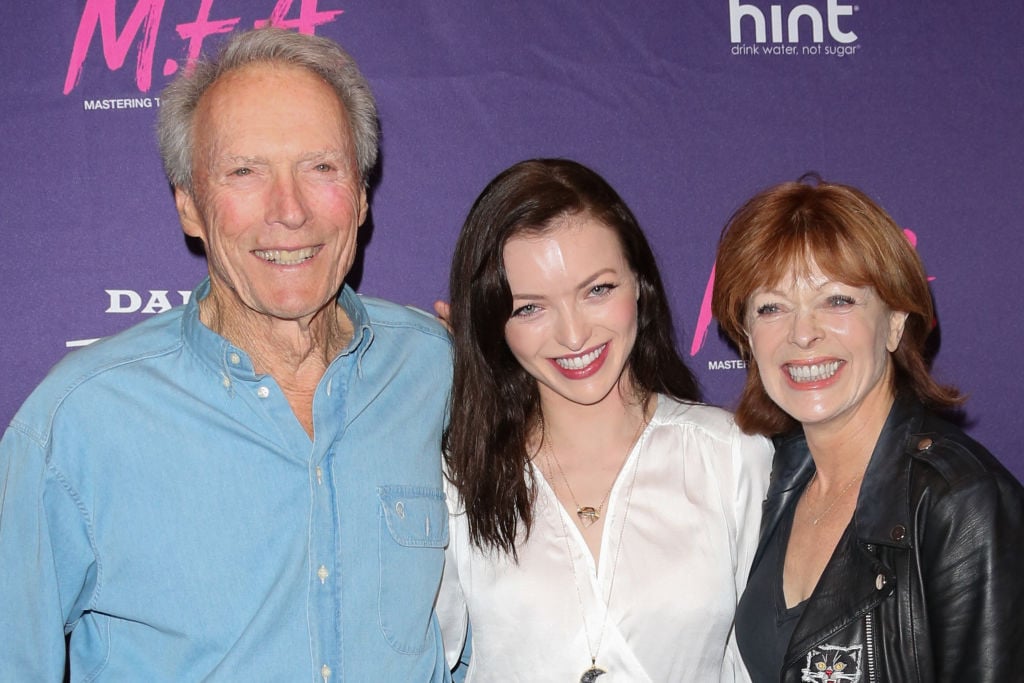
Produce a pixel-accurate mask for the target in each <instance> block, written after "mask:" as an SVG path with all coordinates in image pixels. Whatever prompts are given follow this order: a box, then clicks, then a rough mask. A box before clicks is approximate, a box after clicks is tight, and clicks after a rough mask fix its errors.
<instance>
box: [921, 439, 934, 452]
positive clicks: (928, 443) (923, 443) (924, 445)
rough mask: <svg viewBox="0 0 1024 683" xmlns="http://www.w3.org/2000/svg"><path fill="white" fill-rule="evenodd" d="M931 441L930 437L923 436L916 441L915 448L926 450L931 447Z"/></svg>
mask: <svg viewBox="0 0 1024 683" xmlns="http://www.w3.org/2000/svg"><path fill="white" fill-rule="evenodd" d="M933 443H934V442H933V441H932V440H931V439H929V438H928V437H925V438H923V439H921V440H920V441H918V442H917V450H919V451H926V450H928V449H929V448H931V447H932V444H933Z"/></svg>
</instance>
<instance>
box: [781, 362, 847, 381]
mask: <svg viewBox="0 0 1024 683" xmlns="http://www.w3.org/2000/svg"><path fill="white" fill-rule="evenodd" d="M838 369H839V361H837V360H834V361H830V362H828V363H817V364H815V365H788V366H786V370H787V371H788V372H789V377H790V379H792V380H793V381H794V382H820V381H821V380H823V379H828V378H829V377H831V376H832V375H834V374H836V370H838Z"/></svg>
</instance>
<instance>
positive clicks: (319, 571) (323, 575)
mask: <svg viewBox="0 0 1024 683" xmlns="http://www.w3.org/2000/svg"><path fill="white" fill-rule="evenodd" d="M316 575H317V576H318V577H319V578H320V584H321V585H323V584H324V583H325V582H326V581H327V577H328V576H330V573H329V572H328V571H327V567H325V566H323V565H320V569H317V570H316Z"/></svg>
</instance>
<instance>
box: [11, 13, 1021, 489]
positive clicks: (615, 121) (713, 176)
mask: <svg viewBox="0 0 1024 683" xmlns="http://www.w3.org/2000/svg"><path fill="white" fill-rule="evenodd" d="M808 7H809V8H810V10H811V11H810V12H809V14H817V15H818V16H820V17H821V18H822V21H821V26H822V35H821V36H820V40H816V36H814V35H813V34H812V30H811V25H812V19H813V17H811V18H808V17H805V18H803V19H801V20H800V21H799V22H798V24H797V29H798V30H797V32H796V34H795V35H793V34H792V32H791V31H790V30H789V28H788V19H789V18H790V15H791V14H792V13H793V12H794V10H796V11H797V13H798V14H799V13H800V12H803V11H804V10H805V9H806V8H808ZM339 11H340V12H339ZM275 12H276V13H277V14H278V16H279V19H278V23H281V22H284V23H286V24H288V25H290V26H292V27H294V28H298V29H300V30H306V31H307V32H308V31H315V32H316V33H318V34H320V35H326V36H330V37H332V38H334V39H336V40H338V41H339V42H340V43H341V44H342V45H344V46H345V47H346V48H347V49H348V50H349V51H350V52H351V53H352V54H353V55H354V56H355V57H356V59H357V61H358V62H359V63H360V65H361V66H362V68H363V71H364V73H365V74H366V76H367V77H368V78H369V80H370V81H371V84H372V86H373V88H374V91H375V93H376V95H377V98H378V102H379V106H380V111H381V117H382V127H383V132H384V144H383V155H382V158H383V165H382V173H381V178H380V181H379V182H378V183H377V185H376V189H375V192H374V194H373V203H372V211H371V219H370V223H369V224H368V225H367V226H366V228H365V229H364V233H363V235H362V239H361V242H362V245H363V258H362V259H361V261H360V263H359V264H358V268H357V271H356V272H355V273H354V276H353V279H354V281H355V284H356V285H357V286H358V289H359V290H360V291H363V292H365V293H368V294H373V295H377V296H382V297H385V298H389V299H393V300H396V301H400V302H405V303H409V304H414V305H417V306H420V307H423V308H429V307H430V305H431V302H432V301H433V300H434V299H436V298H439V297H444V296H445V295H446V280H447V271H448V264H449V258H450V253H451V249H452V246H453V243H454V241H455V237H456V234H457V232H458V229H459V227H460V225H461V222H462V219H463V217H464V216H465V213H466V211H467V210H468V208H469V206H470V204H471V202H472V200H473V199H474V198H475V196H476V195H477V193H478V192H479V191H480V190H481V189H482V188H483V186H484V184H485V183H486V182H487V181H488V180H489V179H490V178H491V177H492V176H493V175H494V174H496V173H497V172H498V171H500V170H501V169H503V168H504V167H506V166H508V165H509V164H511V163H513V162H515V161H518V160H520V159H523V158H526V157H533V156H567V157H572V158H575V159H577V160H579V161H582V162H583V163H586V164H588V165H590V166H592V167H594V168H595V169H596V170H598V171H599V172H600V173H602V174H603V175H604V176H605V177H607V178H608V179H609V181H610V182H611V183H612V184H613V185H614V186H615V187H616V188H617V189H618V190H619V191H620V193H621V194H622V195H623V197H624V198H625V199H626V201H627V202H628V203H629V204H630V205H631V206H632V208H633V209H634V211H635V212H636V214H637V215H638V217H639V218H640V221H641V223H642V225H644V227H645V229H646V230H647V232H648V234H649V236H650V239H651V241H652V243H653V244H654V247H655V251H656V253H657V254H658V257H659V260H660V263H661V267H662V270H663V272H664V275H665V277H666V280H667V286H668V288H669V292H670V296H671V298H672V303H673V306H674V310H675V314H676V326H677V331H678V334H679V344H680V347H681V348H682V349H683V350H684V351H685V353H686V354H687V357H688V358H689V361H690V363H691V364H692V367H694V369H695V370H696V371H697V372H698V374H699V376H700V378H701V380H702V383H703V386H704V389H705V392H706V394H707V397H708V398H709V400H711V401H713V402H716V403H720V404H724V405H726V406H728V405H730V404H731V402H732V401H733V400H734V398H735V396H736V394H737V392H738V390H739V387H740V385H741V381H742V377H743V372H744V371H743V370H741V369H737V368H735V367H731V366H732V365H734V364H732V363H729V362H723V361H731V360H734V359H735V358H736V356H735V354H734V352H733V351H732V350H731V349H730V348H729V347H728V346H727V345H726V344H725V343H724V342H723V341H722V340H721V339H720V338H719V336H718V333H717V327H716V326H715V325H714V323H711V325H710V326H707V325H706V320H702V318H701V311H702V300H703V297H704V293H705V289H706V285H707V281H708V276H709V274H710V270H711V265H712V261H713V254H714V246H715V242H716V240H717V236H718V233H719V231H720V229H721V226H722V224H723V223H724V221H725V220H726V219H727V218H728V216H729V215H730V214H731V213H732V211H733V210H734V209H735V208H736V207H737V206H738V205H739V204H740V203H741V202H742V201H743V200H744V199H746V198H747V197H748V196H749V195H751V194H752V193H753V192H755V191H756V190H759V189H761V188H762V187H765V186H767V185H770V184H773V183H776V182H779V181H782V180H789V179H794V178H796V177H797V176H799V175H801V174H802V173H803V172H805V171H808V170H815V171H818V172H820V173H821V174H822V175H823V176H824V177H825V178H826V179H832V180H836V181H840V182H846V183H851V184H854V185H858V186H860V187H862V188H863V189H864V190H866V191H867V192H868V193H869V194H871V195H872V196H873V197H875V198H876V199H877V200H878V201H879V202H880V203H881V204H882V205H883V206H885V207H886V208H887V209H888V210H889V212H890V213H891V214H892V215H893V216H894V218H896V220H897V221H898V222H900V224H901V225H903V226H904V227H905V228H908V229H910V230H912V231H913V232H914V233H915V234H916V236H917V239H918V248H919V250H920V252H921V254H922V256H923V258H924V262H925V264H926V266H927V268H928V270H929V273H930V274H931V275H932V276H933V277H934V281H933V283H932V285H933V292H934V296H935V300H936V303H937V309H938V316H939V322H940V332H941V346H940V351H939V354H938V357H937V360H936V363H935V372H936V374H937V375H938V376H939V377H940V378H941V379H943V380H945V381H949V382H953V383H956V384H958V385H959V386H960V387H961V388H962V389H964V390H965V391H967V392H968V393H969V394H970V395H971V400H970V402H969V403H968V405H967V414H968V417H969V424H968V428H969V431H970V432H971V433H972V434H973V435H974V436H975V437H976V438H978V439H979V440H980V441H982V442H983V443H985V444H986V445H987V446H988V447H989V448H990V449H991V450H992V451H993V452H995V453H996V455H997V456H999V457H1000V458H1001V459H1002V460H1003V461H1004V462H1005V463H1007V465H1008V466H1009V467H1010V468H1011V469H1012V470H1013V471H1014V472H1015V473H1016V474H1017V475H1018V476H1019V477H1020V476H1024V455H1022V454H1021V452H1020V451H1019V450H1018V449H1017V448H1015V447H1013V445H1012V440H1011V432H1010V427H1011V426H1012V425H1013V424H1014V423H1015V422H1016V420H1017V419H1019V417H1018V411H1019V410H1020V407H1019V406H1020V404H1021V402H1022V399H1024V390H1022V389H1021V380H1020V379H1019V375H1020V371H1019V370H1013V368H1014V367H1015V364H1016V361H1017V360H1018V358H1019V356H1020V352H1021V350H1022V343H1021V340H1022V336H1024V335H1022V331H1024V323H1022V321H1021V316H1020V315H1019V307H1018V306H1017V299H1016V295H1017V294H1018V293H1020V290H1021V285H1022V278H1021V275H1020V272H1021V266H1020V260H1021V256H1022V251H1021V248H1020V246H1019V234H1020V229H1021V226H1020V222H1021V216H1022V215H1024V199H1022V197H1024V195H1022V192H1021V178H1020V176H1021V171H1022V161H1021V159H1022V157H1024V137H1022V134H1021V125H1022V123H1021V122H1022V121H1024V42H1022V41H1021V39H1020V37H1021V36H1022V35H1024V5H1021V4H1020V3H1018V2H1009V1H1004V2H1000V1H997V0H980V1H979V2H973V3H964V2H959V1H955V0H928V1H925V0H904V1H901V2H894V1H892V0H860V2H859V3H856V2H849V3H848V4H847V3H841V2H837V0H813V1H811V2H809V3H805V4H803V5H798V3H796V2H775V3H774V4H773V3H772V2H770V1H769V0H750V1H749V2H745V3H741V2H739V1H738V0H700V1H699V2H679V1H678V0H672V1H668V0H648V1H646V2H640V3H624V2H610V1H608V0H578V1H575V2H570V1H568V0H566V1H563V2H550V0H525V1H521V2H495V3H482V2H470V1H468V0H447V1H445V2H426V1H420V2H413V1H397V2H396V1H388V2H371V1H370V0H294V1H290V0H117V1H116V2H115V0H76V1H74V2H69V1H64V2H55V1H53V0H49V1H43V2H35V3H27V2H25V3H5V6H4V8H3V9H2V10H0V18H2V21H0V64H2V65H3V67H4V77H3V79H2V82H0V125H2V126H3V129H2V133H3V141H4V151H3V154H2V155H0V178H2V179H3V182H2V184H0V227H2V231H3V236H4V243H5V248H6V251H7V254H8V255H7V257H6V258H4V259H3V261H4V266H3V269H2V271H0V297H3V298H2V303H3V310H4V312H5V315H4V334H3V344H4V351H5V353H4V354H3V358H4V360H3V368H4V373H3V376H4V378H5V380H6V383H5V386H4V388H3V390H2V392H0V421H2V422H3V423H6V422H7V421H8V420H9V419H10V417H11V416H12V415H13V414H14V412H15V410H16V409H17V407H18V405H20V403H21V402H22V400H24V398H25V396H26V395H27V394H28V392H29V391H30V390H31V389H32V387H33V386H34V385H35V384H36V383H37V382H38V381H39V380H40V379H42V377H43V375H44V374H45V373H46V370H47V369H48V368H49V367H50V366H51V365H52V364H53V363H54V362H55V361H57V360H58V359H59V358H60V357H61V356H63V355H64V354H65V353H67V351H68V348H69V345H71V346H74V345H75V344H76V343H80V342H81V340H88V339H93V338H96V337H100V336H104V335H109V334H112V333H114V332H117V331H119V330H121V329H124V328H125V327H127V326H128V325H130V324H132V323H134V322H137V321H138V320H140V319H141V318H142V317H143V316H145V315H151V314H152V313H143V312H141V310H137V309H145V308H148V309H149V310H150V311H153V310H160V309H162V308H163V307H165V305H168V304H171V305H173V304H178V303H180V302H181V295H180V294H178V292H179V291H182V290H184V291H187V290H190V289H191V288H192V287H193V286H194V284H195V283H196V282H197V281H198V280H199V279H200V278H201V277H202V276H203V274H204V272H205V262H204V261H203V260H202V258H201V257H199V256H197V255H195V254H192V253H190V252H189V250H188V248H187V246H186V244H185V241H184V239H183V237H182V233H181V231H180V228H179V225H178V222H177V217H176V215H175V212H174V206H173V203H172V201H171V195H170V192H169V191H168V189H167V186H166V183H165V181H164V178H163V175H162V172H161V168H160V163H159V159H158V156H157V152H156V145H155V142H154V139H153V126H154V120H155V115H156V111H157V110H156V102H155V100H154V99H153V98H155V97H156V96H157V95H159V92H160V90H161V89H162V87H163V86H164V85H165V84H166V83H167V81H168V79H169V76H168V75H167V74H168V73H169V72H170V71H171V70H172V69H173V68H180V67H183V66H184V64H185V62H186V60H187V58H188V56H189V50H190V49H193V50H198V49H199V48H200V47H201V48H203V50H204V51H209V50H212V49H214V48H215V47H216V45H217V44H218V43H219V41H220V39H221V38H222V37H223V35H222V34H216V33H211V34H210V35H205V37H204V33H207V32H209V31H210V29H218V28H219V29H222V30H231V29H232V28H235V29H237V28H242V27H249V26H252V25H254V23H255V22H257V21H261V20H263V21H265V20H267V19H268V18H270V17H271V16H272V14H274V13H275ZM204 13H205V19H204V17H203V15H204ZM755 15H760V16H763V17H764V18H765V22H764V24H765V31H766V36H765V42H758V41H757V35H756V30H755V29H756V23H757V22H756V19H755ZM776 15H777V16H778V17H779V19H780V21H779V22H778V23H779V24H780V25H781V27H782V30H781V31H775V33H776V34H777V36H776V37H778V38H779V39H780V41H781V42H773V36H772V33H773V23H774V22H773V16H776ZM830 20H831V24H832V30H830V28H829V25H830ZM215 22H220V23H219V24H217V23H215ZM103 25H107V28H106V30H105V32H104V31H103V30H100V28H98V27H100V26H103ZM737 28H738V35H736V36H735V38H736V40H735V41H734V39H733V38H734V36H733V35H732V34H733V29H737ZM76 36H77V37H78V39H77V41H76ZM200 38H203V39H202V40H200ZM790 41H792V42H790ZM76 46H77V48H78V51H77V52H76ZM785 46H792V47H793V51H794V52H795V54H791V55H786V54H781V55H775V54H771V53H770V52H767V53H766V48H773V47H775V48H778V47H783V48H784V47H785ZM755 48H756V50H755ZM755 52H756V54H755ZM837 52H848V53H849V54H846V55H845V56H838V55H837V54H836V53H837ZM734 53H738V54H734ZM140 55H141V57H140ZM78 64H80V67H81V68H80V72H77V69H76V68H75V67H76V65H78ZM69 72H70V76H69ZM147 72H148V77H147ZM147 80H148V85H147V83H146V81H147ZM125 98H135V99H136V100H142V102H135V104H143V105H144V104H145V102H146V100H145V98H150V99H149V104H150V105H151V106H135V107H127V108H121V109H117V108H109V109H103V108H99V109H97V108H93V107H95V106H96V105H97V104H100V105H101V106H102V104H103V103H102V102H100V101H102V100H111V99H125ZM108 290H123V292H122V293H120V294H115V295H111V294H110V293H108ZM124 292H132V293H134V294H135V295H136V296H137V297H138V299H139V301H140V303H139V304H135V303H134V302H133V300H132V295H131V294H126V293H124ZM152 292H157V293H156V294H153V293H152ZM163 292H165V293H166V294H163ZM112 300H113V304H112ZM147 305H148V306H147ZM119 309H128V310H131V311H133V312H116V311H117V310H119ZM705 333H706V336H704V334H705ZM126 419H139V420H159V419H161V416H160V415H150V414H140V415H135V416H126ZM140 447H144V446H143V445H140Z"/></svg>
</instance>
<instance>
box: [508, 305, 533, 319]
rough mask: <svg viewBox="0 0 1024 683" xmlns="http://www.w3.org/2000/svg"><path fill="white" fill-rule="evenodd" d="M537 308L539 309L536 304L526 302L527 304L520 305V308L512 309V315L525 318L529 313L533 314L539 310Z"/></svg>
mask: <svg viewBox="0 0 1024 683" xmlns="http://www.w3.org/2000/svg"><path fill="white" fill-rule="evenodd" d="M537 310H538V309H537V305H536V304H526V305H525V306H520V307H519V308H517V309H515V310H514V311H512V317H513V318H525V317H527V316H529V315H533V314H534V313H536V312H537Z"/></svg>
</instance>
